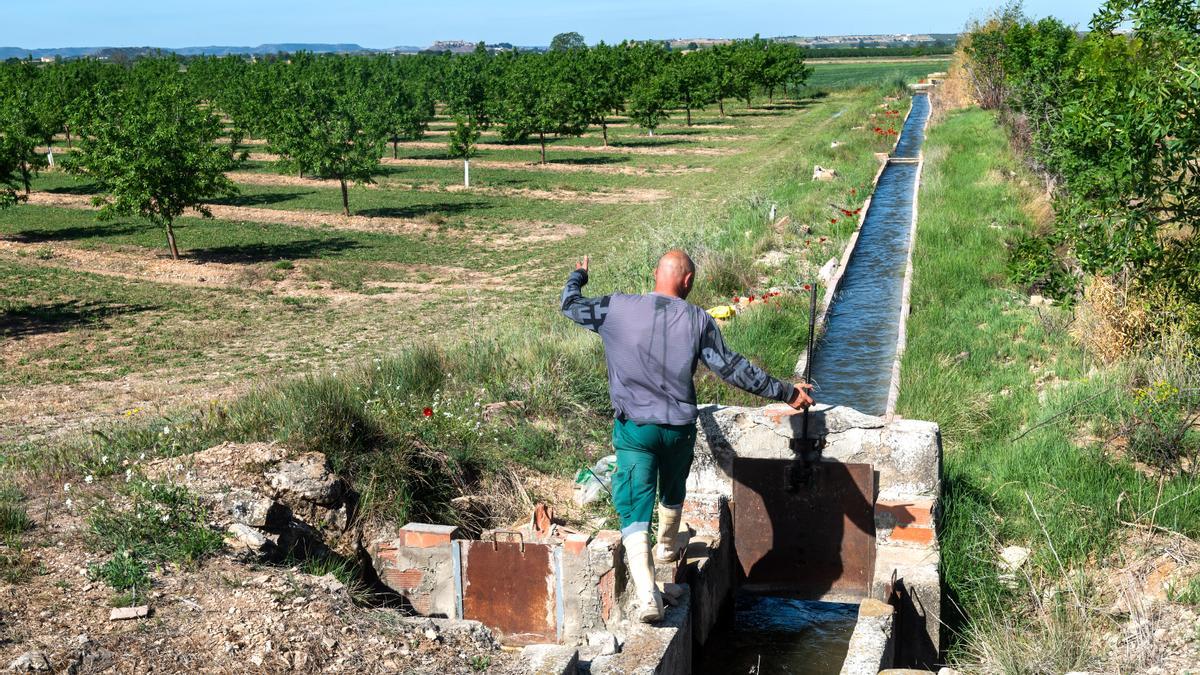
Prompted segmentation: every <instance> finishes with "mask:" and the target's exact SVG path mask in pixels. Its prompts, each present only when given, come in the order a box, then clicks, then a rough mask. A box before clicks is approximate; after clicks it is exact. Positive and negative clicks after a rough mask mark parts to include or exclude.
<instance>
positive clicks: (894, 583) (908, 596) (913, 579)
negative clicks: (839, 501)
mask: <svg viewBox="0 0 1200 675" xmlns="http://www.w3.org/2000/svg"><path fill="white" fill-rule="evenodd" d="M939 562H940V555H939V554H938V550H937V549H936V548H933V547H912V546H896V545H884V546H879V547H878V549H877V550H876V556H875V581H874V584H873V586H872V591H871V595H872V596H873V597H875V598H877V599H879V600H882V601H886V602H888V603H890V604H891V605H893V606H894V607H895V608H896V617H895V621H894V624H893V625H894V628H893V632H894V634H895V642H896V651H895V662H896V663H898V664H904V665H915V666H920V667H923V668H932V667H933V666H934V664H935V663H936V662H937V655H938V652H939V649H940V648H941V628H942V625H941V614H942V582H941V576H940V575H939V573H938V563H939Z"/></svg>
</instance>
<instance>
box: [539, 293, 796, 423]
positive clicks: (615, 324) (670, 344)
mask: <svg viewBox="0 0 1200 675" xmlns="http://www.w3.org/2000/svg"><path fill="white" fill-rule="evenodd" d="M586 283H587V271H586V270H576V271H575V272H573V273H572V274H571V276H570V278H568V279H567V284H566V287H565V288H564V289H563V295H562V311H563V314H565V315H566V316H567V317H569V318H570V319H571V320H572V321H575V322H576V323H578V324H579V325H581V326H583V327H585V328H588V329H589V330H593V331H595V332H597V333H599V334H600V337H601V339H603V340H604V357H605V360H606V361H607V363H608V389H609V396H610V397H611V398H612V404H613V410H614V412H615V414H616V416H617V418H618V419H628V420H631V421H634V422H639V423H645V422H650V423H655V424H692V423H694V422H695V421H696V414H697V413H696V388H695V385H694V384H693V381H692V378H693V376H694V375H695V372H696V363H697V361H701V360H702V361H704V363H705V365H706V366H708V368H709V369H710V370H712V371H713V372H715V373H716V374H717V375H718V376H720V377H721V378H722V379H723V380H725V381H726V382H728V383H730V384H732V385H734V386H736V387H739V388H741V389H744V390H746V391H749V392H751V393H754V394H758V395H760V396H765V397H767V398H771V399H774V400H777V401H790V400H791V399H792V398H793V397H794V396H795V388H794V387H793V386H792V385H791V384H788V383H786V382H781V381H780V380H776V379H775V378H773V377H771V376H769V375H767V374H766V373H765V372H763V371H762V370H761V369H760V368H758V367H757V366H755V365H754V364H752V363H750V361H749V360H747V359H746V358H745V357H743V356H741V355H740V354H738V353H736V352H734V351H731V350H730V349H729V348H728V347H727V346H726V345H725V341H724V339H723V338H722V337H721V331H720V329H719V328H718V327H717V324H716V321H714V320H713V318H712V317H711V316H709V315H708V313H707V312H705V311H704V310H703V309H701V308H699V307H696V306H695V305H692V304H690V303H689V302H687V301H686V300H684V299H682V298H678V297H674V296H670V295H665V294H661V293H649V294H646V295H625V294H614V295H606V296H601V297H596V298H586V297H584V296H583V294H582V292H581V289H582V287H583V286H584V285H585V284H586Z"/></svg>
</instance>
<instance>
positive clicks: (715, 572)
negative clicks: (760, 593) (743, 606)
mask: <svg viewBox="0 0 1200 675" xmlns="http://www.w3.org/2000/svg"><path fill="white" fill-rule="evenodd" d="M685 561H686V563H687V567H686V570H687V575H686V581H687V586H688V587H689V588H690V589H691V605H692V640H693V641H694V642H695V644H696V646H697V647H700V646H703V645H704V644H705V643H706V642H708V638H709V636H710V635H711V634H712V631H713V629H714V628H716V625H717V623H718V622H719V620H720V618H721V614H722V610H723V609H724V608H725V606H726V605H727V604H728V603H729V601H730V598H731V596H732V593H733V579H734V569H733V568H734V561H733V545H732V540H731V539H729V538H728V533H727V535H726V537H725V538H722V537H720V536H717V537H704V538H699V537H697V538H696V539H693V540H692V543H691V544H690V545H689V546H688V550H687V553H686V558H685Z"/></svg>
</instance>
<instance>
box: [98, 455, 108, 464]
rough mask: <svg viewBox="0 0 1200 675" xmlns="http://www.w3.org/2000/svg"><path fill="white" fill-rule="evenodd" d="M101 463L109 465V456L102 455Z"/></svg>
mask: <svg viewBox="0 0 1200 675" xmlns="http://www.w3.org/2000/svg"><path fill="white" fill-rule="evenodd" d="M100 463H101V464H108V455H101V456H100Z"/></svg>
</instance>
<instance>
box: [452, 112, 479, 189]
mask: <svg viewBox="0 0 1200 675" xmlns="http://www.w3.org/2000/svg"><path fill="white" fill-rule="evenodd" d="M478 142H479V130H478V129H476V128H475V123H474V122H472V121H471V120H469V119H462V118H459V119H457V120H455V121H454V129H452V130H451V131H450V156H451V157H458V158H460V159H462V161H463V187H465V188H469V187H471V158H472V157H474V156H475V155H476V154H478V153H479V150H478V148H477V147H476V145H475V144H476V143H478Z"/></svg>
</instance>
